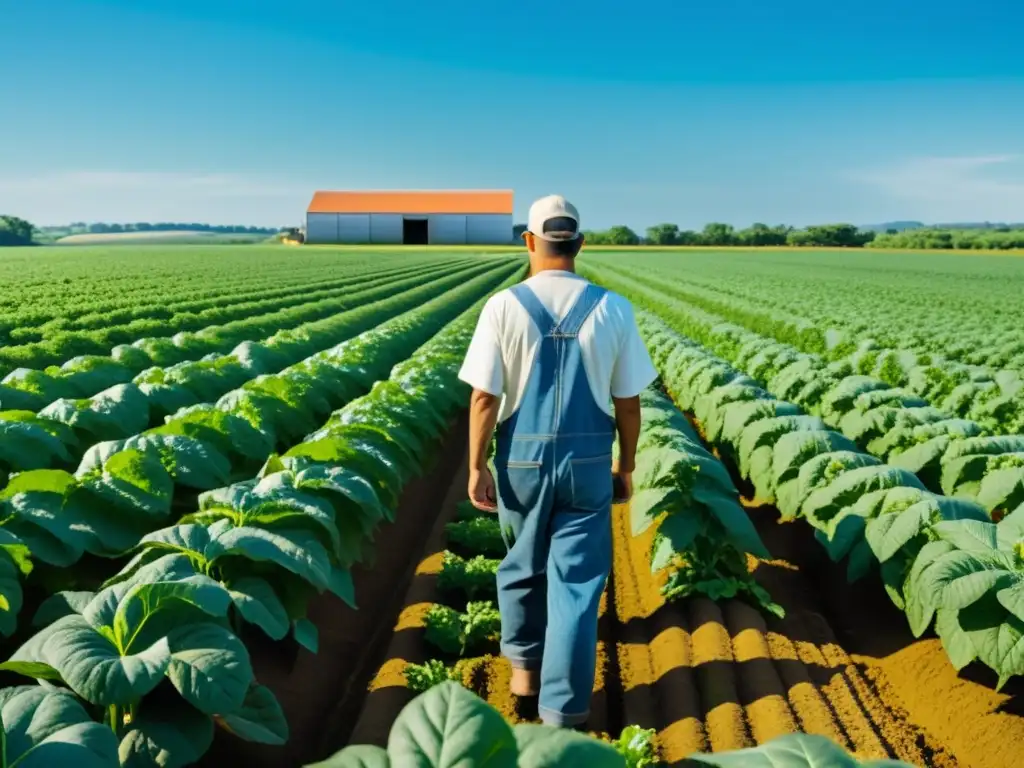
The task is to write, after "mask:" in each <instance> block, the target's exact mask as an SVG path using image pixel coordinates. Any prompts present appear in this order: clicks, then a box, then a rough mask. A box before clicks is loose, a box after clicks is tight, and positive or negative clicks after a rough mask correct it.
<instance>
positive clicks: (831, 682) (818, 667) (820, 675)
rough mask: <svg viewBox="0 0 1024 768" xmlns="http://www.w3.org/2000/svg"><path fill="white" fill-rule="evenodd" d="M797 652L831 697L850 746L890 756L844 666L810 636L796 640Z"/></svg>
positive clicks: (801, 633) (870, 754)
mask: <svg viewBox="0 0 1024 768" xmlns="http://www.w3.org/2000/svg"><path fill="white" fill-rule="evenodd" d="M786 622H787V623H789V624H790V625H791V626H792V625H795V624H798V617H797V616H795V615H794V616H787V617H786ZM794 635H795V636H796V637H807V632H806V631H805V630H800V631H797V632H796V633H794ZM794 645H795V646H796V652H797V656H798V657H799V658H800V660H801V661H803V663H804V664H806V665H807V668H808V669H809V670H810V673H811V679H812V680H813V681H814V683H815V684H816V685H817V686H818V689H819V690H820V691H821V692H822V694H823V695H824V696H825V698H827V699H828V701H829V704H830V705H831V707H832V710H833V711H834V712H835V713H836V716H837V717H838V719H839V721H840V722H841V723H842V724H843V730H844V731H846V734H847V736H848V737H849V740H850V748H851V749H852V750H853V751H854V752H856V753H857V754H858V755H861V756H863V757H871V758H873V759H878V758H884V757H888V756H889V755H888V751H887V750H886V748H885V746H884V745H883V744H882V741H881V739H879V738H878V734H877V733H875V730H874V727H873V726H872V723H871V721H870V720H868V718H867V715H866V714H865V712H864V710H863V709H862V708H861V706H860V702H859V701H858V700H857V697H856V696H855V695H854V693H853V690H852V689H851V687H850V684H849V681H848V680H847V679H846V676H845V675H844V674H843V670H842V669H836V668H834V667H832V666H830V665H829V663H828V662H827V660H826V659H825V656H824V654H823V653H822V652H821V648H819V647H818V646H817V644H815V643H814V642H812V641H809V640H796V641H795V643H794Z"/></svg>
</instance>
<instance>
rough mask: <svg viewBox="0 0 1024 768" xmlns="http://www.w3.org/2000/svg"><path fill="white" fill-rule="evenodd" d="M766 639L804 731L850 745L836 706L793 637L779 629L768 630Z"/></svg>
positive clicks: (793, 709) (787, 696) (794, 711)
mask: <svg viewBox="0 0 1024 768" xmlns="http://www.w3.org/2000/svg"><path fill="white" fill-rule="evenodd" d="M765 640H766V641H767V643H768V650H769V653H770V654H771V658H772V661H773V662H774V663H775V667H776V669H777V670H778V672H779V678H780V679H781V681H782V684H783V685H784V686H785V689H786V698H787V700H788V701H789V705H790V708H791V709H792V711H793V713H794V715H796V718H797V720H798V723H799V726H800V730H801V731H803V732H804V733H814V734H817V735H819V736H827V737H828V738H830V739H832V740H833V741H834V742H836V743H837V744H842V745H844V746H846V747H849V746H850V742H849V739H848V738H847V737H846V732H845V731H844V730H843V729H842V726H841V725H840V723H839V721H838V719H837V717H836V713H835V710H833V709H832V707H831V706H829V703H828V701H827V700H826V699H825V697H824V696H822V692H821V691H820V690H819V689H818V687H817V686H816V685H815V684H814V681H813V680H812V679H811V673H810V671H809V670H808V669H807V666H806V665H805V664H804V663H803V661H801V659H800V657H799V655H798V654H797V651H796V647H795V646H794V645H793V641H792V640H790V639H789V638H788V637H787V636H786V635H785V634H784V633H779V632H767V633H766V635H765Z"/></svg>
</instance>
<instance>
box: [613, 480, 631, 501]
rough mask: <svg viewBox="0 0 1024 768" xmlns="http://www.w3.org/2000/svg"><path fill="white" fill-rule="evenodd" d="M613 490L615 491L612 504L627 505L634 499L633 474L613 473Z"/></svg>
mask: <svg viewBox="0 0 1024 768" xmlns="http://www.w3.org/2000/svg"><path fill="white" fill-rule="evenodd" d="M612 488H613V489H614V492H613V498H612V503H614V504H625V503H626V502H627V501H629V500H630V499H631V498H633V473H632V472H613V473H612Z"/></svg>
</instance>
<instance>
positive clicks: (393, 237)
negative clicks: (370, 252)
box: [370, 213, 402, 245]
mask: <svg viewBox="0 0 1024 768" xmlns="http://www.w3.org/2000/svg"><path fill="white" fill-rule="evenodd" d="M370 242H371V243H381V244H394V245H401V244H402V215H401V214H400V213H371V214H370Z"/></svg>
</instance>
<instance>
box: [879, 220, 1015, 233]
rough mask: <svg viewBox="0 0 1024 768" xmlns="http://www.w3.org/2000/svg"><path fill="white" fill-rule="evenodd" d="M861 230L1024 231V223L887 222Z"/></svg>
mask: <svg viewBox="0 0 1024 768" xmlns="http://www.w3.org/2000/svg"><path fill="white" fill-rule="evenodd" d="M860 229H862V230H864V231H868V232H885V231H886V230H889V229H895V230H896V231H897V232H906V231H907V230H908V229H1024V222H1018V223H1016V224H1004V223H1002V222H992V221H982V222H957V223H954V224H925V223H924V222H921V221H887V222H885V223H883V224H863V225H861V226H860Z"/></svg>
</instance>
